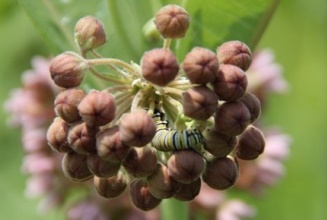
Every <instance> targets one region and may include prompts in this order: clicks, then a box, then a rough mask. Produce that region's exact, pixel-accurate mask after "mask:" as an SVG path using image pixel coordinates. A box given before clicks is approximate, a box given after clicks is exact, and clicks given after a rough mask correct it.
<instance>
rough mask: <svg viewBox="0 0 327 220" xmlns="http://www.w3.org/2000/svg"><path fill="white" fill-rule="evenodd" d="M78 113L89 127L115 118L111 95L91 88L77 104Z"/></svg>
mask: <svg viewBox="0 0 327 220" xmlns="http://www.w3.org/2000/svg"><path fill="white" fill-rule="evenodd" d="M78 110H79V114H80V116H81V117H82V119H83V121H85V123H86V124H87V125H88V126H90V127H97V126H102V125H105V124H107V123H109V122H111V121H112V120H113V119H114V118H115V113H116V105H115V101H114V97H113V95H111V94H110V93H106V92H100V91H96V90H92V91H91V92H89V93H88V94H87V95H86V96H85V97H84V99H83V100H82V101H81V102H80V104H79V105H78Z"/></svg>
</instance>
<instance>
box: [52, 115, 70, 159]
mask: <svg viewBox="0 0 327 220" xmlns="http://www.w3.org/2000/svg"><path fill="white" fill-rule="evenodd" d="M68 131H69V124H68V123H67V122H65V121H64V120H62V119H61V118H59V117H57V118H55V119H54V120H53V122H52V124H51V125H50V127H49V128H48V131H47V141H48V144H49V146H50V147H51V148H52V149H53V150H55V151H57V152H61V153H66V152H71V151H72V148H70V146H69V144H68V140H67V137H68Z"/></svg>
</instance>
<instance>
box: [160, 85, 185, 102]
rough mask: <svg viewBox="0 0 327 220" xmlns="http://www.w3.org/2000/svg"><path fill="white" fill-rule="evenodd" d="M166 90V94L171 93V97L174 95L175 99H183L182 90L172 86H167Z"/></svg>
mask: <svg viewBox="0 0 327 220" xmlns="http://www.w3.org/2000/svg"><path fill="white" fill-rule="evenodd" d="M164 90H165V92H166V94H167V95H169V96H170V97H172V98H173V99H175V100H177V101H179V102H181V101H182V94H183V91H182V90H179V89H175V88H171V87H165V88H164Z"/></svg>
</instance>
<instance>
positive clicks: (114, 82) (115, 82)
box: [90, 68, 126, 85]
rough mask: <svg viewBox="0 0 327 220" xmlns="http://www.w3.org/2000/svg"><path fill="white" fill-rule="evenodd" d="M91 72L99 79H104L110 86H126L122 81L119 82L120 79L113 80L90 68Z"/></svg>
mask: <svg viewBox="0 0 327 220" xmlns="http://www.w3.org/2000/svg"><path fill="white" fill-rule="evenodd" d="M90 71H91V73H92V74H93V75H94V76H96V77H98V78H99V79H102V80H104V81H106V82H108V83H110V84H118V85H122V84H126V83H125V82H124V81H122V80H118V79H113V78H109V77H106V76H104V75H101V74H100V73H98V72H97V71H96V70H94V69H93V68H90Z"/></svg>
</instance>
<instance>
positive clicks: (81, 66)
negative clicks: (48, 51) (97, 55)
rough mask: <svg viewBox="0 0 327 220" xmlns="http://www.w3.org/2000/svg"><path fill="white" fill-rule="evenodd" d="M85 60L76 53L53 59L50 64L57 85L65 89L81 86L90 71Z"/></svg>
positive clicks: (64, 54) (61, 55) (65, 53)
mask: <svg viewBox="0 0 327 220" xmlns="http://www.w3.org/2000/svg"><path fill="white" fill-rule="evenodd" d="M88 68H89V67H88V65H87V62H85V60H84V58H83V57H81V56H80V55H78V54H77V53H75V52H70V51H69V52H64V53H62V54H59V55H58V56H56V57H55V58H53V59H52V60H51V62H50V67H49V69H50V73H51V78H52V79H53V81H54V82H55V84H56V85H58V86H60V87H64V88H72V87H77V86H79V85H80V84H81V83H82V81H83V78H84V72H85V71H86V70H87V69H88Z"/></svg>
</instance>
